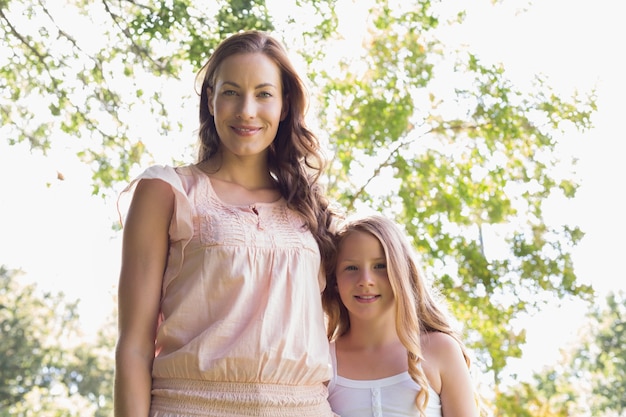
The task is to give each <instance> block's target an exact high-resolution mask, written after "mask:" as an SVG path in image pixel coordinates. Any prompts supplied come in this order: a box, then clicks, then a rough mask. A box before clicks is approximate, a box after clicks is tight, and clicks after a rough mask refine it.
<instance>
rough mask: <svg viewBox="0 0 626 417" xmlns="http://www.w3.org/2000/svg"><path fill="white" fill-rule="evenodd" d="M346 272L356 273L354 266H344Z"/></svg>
mask: <svg viewBox="0 0 626 417" xmlns="http://www.w3.org/2000/svg"><path fill="white" fill-rule="evenodd" d="M346 271H356V266H354V265H348V266H346Z"/></svg>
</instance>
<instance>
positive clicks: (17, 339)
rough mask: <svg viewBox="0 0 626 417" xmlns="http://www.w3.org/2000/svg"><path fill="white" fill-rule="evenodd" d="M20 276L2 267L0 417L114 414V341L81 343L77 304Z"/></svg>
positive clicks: (0, 274) (112, 339) (111, 339)
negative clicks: (48, 291)
mask: <svg viewBox="0 0 626 417" xmlns="http://www.w3.org/2000/svg"><path fill="white" fill-rule="evenodd" d="M19 276H20V272H19V271H14V270H8V269H6V268H5V267H3V266H2V267H0V332H1V333H0V335H1V338H2V343H0V410H2V411H0V416H3V417H4V416H20V417H31V416H33V417H34V416H42V415H67V416H69V415H71V416H77V417H78V416H84V415H85V412H86V411H88V410H89V411H90V412H89V415H92V416H95V417H105V416H108V415H110V412H111V410H112V407H111V398H112V388H111V385H112V382H113V359H112V345H111V341H114V338H111V337H110V335H109V336H108V337H106V338H101V339H100V340H99V341H98V343H97V344H96V345H94V344H93V343H89V342H86V341H83V340H82V339H81V334H80V331H79V329H78V323H77V320H78V316H77V315H76V305H77V303H76V302H67V301H65V299H64V296H63V294H62V293H59V294H50V293H40V292H39V291H38V290H37V287H36V285H34V284H27V285H24V284H20V283H19V280H18V278H19ZM106 352H108V353H106ZM59 413H62V414H59Z"/></svg>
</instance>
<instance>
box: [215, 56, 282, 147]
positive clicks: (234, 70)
mask: <svg viewBox="0 0 626 417" xmlns="http://www.w3.org/2000/svg"><path fill="white" fill-rule="evenodd" d="M207 93H208V96H209V111H210V112H211V114H212V115H213V117H214V119H215V126H216V129H217V134H218V136H219V137H220V141H221V148H222V151H223V152H227V153H231V154H233V155H234V156H238V157H250V156H259V155H263V156H264V155H265V153H266V152H267V148H268V147H269V146H270V144H271V143H272V142H273V141H274V138H275V137H276V132H277V131H278V125H279V124H280V121H281V120H283V119H284V118H285V115H286V109H284V106H283V89H282V83H281V73H280V69H279V68H278V66H277V65H276V64H275V63H274V61H272V60H271V59H270V58H268V57H267V56H266V55H264V54H261V53H241V54H236V55H231V56H230V57H228V58H226V59H225V60H224V61H223V62H222V63H221V64H220V66H219V67H218V70H217V73H216V77H215V84H214V88H213V89H209V90H208V91H207Z"/></svg>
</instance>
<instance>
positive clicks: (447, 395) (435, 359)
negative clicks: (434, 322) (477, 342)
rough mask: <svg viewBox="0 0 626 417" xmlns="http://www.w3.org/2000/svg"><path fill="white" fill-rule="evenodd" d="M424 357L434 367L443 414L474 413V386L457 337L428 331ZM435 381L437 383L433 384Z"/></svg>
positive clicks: (454, 416)
mask: <svg viewBox="0 0 626 417" xmlns="http://www.w3.org/2000/svg"><path fill="white" fill-rule="evenodd" d="M425 349H427V353H426V354H427V356H426V360H427V361H429V357H430V361H432V363H431V365H435V368H437V370H438V377H439V378H436V376H437V372H436V373H435V379H438V381H437V382H440V393H439V396H440V397H441V410H442V413H443V416H444V417H478V415H479V412H478V405H477V403H476V397H475V387H474V383H473V381H472V377H471V375H470V372H469V369H468V367H467V364H466V362H465V358H464V356H463V352H462V351H461V347H460V346H459V344H458V343H457V341H456V340H455V339H454V338H453V337H452V336H450V335H448V334H445V333H441V332H432V333H430V334H429V335H428V344H427V347H426V346H425ZM435 385H438V384H435Z"/></svg>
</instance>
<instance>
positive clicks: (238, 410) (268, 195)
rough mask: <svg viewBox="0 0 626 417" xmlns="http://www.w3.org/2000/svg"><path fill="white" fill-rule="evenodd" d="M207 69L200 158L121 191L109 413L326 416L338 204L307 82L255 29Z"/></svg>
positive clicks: (227, 45)
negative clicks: (329, 271)
mask: <svg viewBox="0 0 626 417" xmlns="http://www.w3.org/2000/svg"><path fill="white" fill-rule="evenodd" d="M198 80H202V86H201V90H200V92H199V93H200V129H199V139H200V151H199V158H198V162H197V163H196V164H192V165H187V166H181V167H176V168H174V167H169V166H153V167H150V168H148V169H147V170H146V171H145V172H144V173H143V174H141V175H140V176H139V177H138V178H137V179H136V180H135V181H133V183H132V184H131V185H130V186H129V188H128V189H127V191H131V190H132V191H133V199H132V202H131V205H130V208H129V211H128V214H127V218H126V221H125V224H124V240H123V251H122V267H121V273H120V282H119V339H118V343H117V349H116V383H115V415H116V417H126V416H129V417H130V416H132V417H142V416H150V417H182V416H252V415H255V416H298V417H304V416H316V417H319V416H332V415H333V413H332V411H331V410H330V406H329V404H328V402H327V390H326V387H325V385H324V382H325V381H327V380H328V379H329V378H330V374H331V370H330V358H329V351H328V342H327V340H326V337H325V328H324V321H323V319H324V318H323V311H322V307H321V301H320V292H321V291H322V290H323V288H324V285H325V278H324V274H323V273H322V271H323V268H322V265H321V259H322V257H326V256H328V254H329V253H331V252H332V244H333V242H332V239H331V237H330V234H329V232H328V227H329V225H330V224H331V221H332V213H331V212H330V211H329V209H328V203H327V200H326V199H325V198H324V196H323V194H322V192H321V190H320V186H319V185H318V183H317V179H318V177H319V175H320V173H321V171H322V169H323V167H324V166H323V162H324V161H323V159H322V157H321V153H320V148H319V143H318V140H317V138H316V137H315V135H314V134H313V133H312V132H311V131H310V130H309V129H308V128H307V126H306V124H305V122H304V115H305V109H306V94H305V88H304V85H303V82H302V80H301V79H300V77H299V76H298V75H297V73H296V71H295V70H294V68H293V66H292V64H291V63H290V62H289V59H288V57H287V54H286V52H285V50H284V48H283V47H282V46H281V45H280V44H279V43H278V42H277V41H276V40H275V39H273V38H272V37H270V36H268V35H267V34H264V33H261V32H257V31H248V32H242V33H238V34H236V35H233V36H231V37H229V38H227V39H226V40H225V41H223V42H222V43H221V44H220V45H219V46H218V47H217V49H216V50H215V52H214V53H213V54H212V55H211V57H210V58H209V60H208V62H207V63H206V64H205V65H204V67H203V68H202V70H201V71H200V72H199V73H198Z"/></svg>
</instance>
